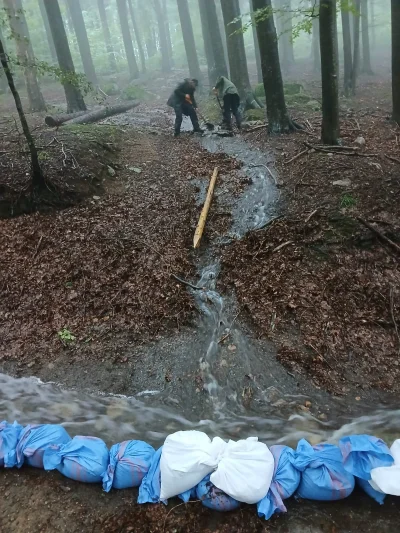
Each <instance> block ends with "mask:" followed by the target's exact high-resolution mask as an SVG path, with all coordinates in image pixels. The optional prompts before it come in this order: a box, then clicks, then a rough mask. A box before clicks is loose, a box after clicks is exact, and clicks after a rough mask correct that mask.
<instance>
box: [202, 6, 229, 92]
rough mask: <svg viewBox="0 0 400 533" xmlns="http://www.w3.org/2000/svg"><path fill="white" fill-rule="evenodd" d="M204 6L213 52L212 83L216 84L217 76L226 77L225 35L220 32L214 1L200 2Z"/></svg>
mask: <svg viewBox="0 0 400 533" xmlns="http://www.w3.org/2000/svg"><path fill="white" fill-rule="evenodd" d="M200 1H201V2H203V4H204V8H205V13H206V16H207V24H208V32H209V35H210V42H211V49H212V51H213V59H214V61H213V73H214V76H213V77H214V81H213V83H215V82H216V80H217V78H218V77H219V76H225V77H228V68H227V65H226V61H225V52H224V45H223V39H224V38H225V34H222V33H221V31H220V26H219V23H218V17H217V8H216V5H215V0H200Z"/></svg>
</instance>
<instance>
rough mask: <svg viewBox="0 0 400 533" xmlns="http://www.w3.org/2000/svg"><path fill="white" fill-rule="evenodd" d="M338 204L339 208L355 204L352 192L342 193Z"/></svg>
mask: <svg viewBox="0 0 400 533" xmlns="http://www.w3.org/2000/svg"><path fill="white" fill-rule="evenodd" d="M339 205H340V208H341V209H343V208H345V207H354V206H355V205H357V200H356V198H354V196H353V195H352V194H350V193H344V194H342V197H341V199H340V203H339Z"/></svg>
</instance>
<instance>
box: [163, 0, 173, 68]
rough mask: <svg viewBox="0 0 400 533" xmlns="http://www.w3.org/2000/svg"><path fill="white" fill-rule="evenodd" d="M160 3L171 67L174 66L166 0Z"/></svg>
mask: <svg viewBox="0 0 400 533" xmlns="http://www.w3.org/2000/svg"><path fill="white" fill-rule="evenodd" d="M162 2H163V4H162V11H163V17H164V25H165V35H166V37H167V43H168V54H169V62H170V64H171V67H173V66H174V54H173V50H172V39H171V30H170V27H169V16H168V7H167V0H162Z"/></svg>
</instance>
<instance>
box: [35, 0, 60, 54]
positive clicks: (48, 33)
mask: <svg viewBox="0 0 400 533" xmlns="http://www.w3.org/2000/svg"><path fill="white" fill-rule="evenodd" d="M39 7H40V14H41V16H42V19H43V25H44V29H45V31H46V38H47V42H48V45H49V50H50V56H51V59H52V61H53V63H54V64H55V63H57V54H56V49H55V47H54V42H53V36H52V35H51V29H50V24H49V19H48V18H47V13H46V9H45V7H44V3H43V0H39Z"/></svg>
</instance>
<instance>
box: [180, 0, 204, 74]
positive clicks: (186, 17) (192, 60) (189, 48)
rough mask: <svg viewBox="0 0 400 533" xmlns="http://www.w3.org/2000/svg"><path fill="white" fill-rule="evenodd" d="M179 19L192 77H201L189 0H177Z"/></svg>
mask: <svg viewBox="0 0 400 533" xmlns="http://www.w3.org/2000/svg"><path fill="white" fill-rule="evenodd" d="M177 3H178V12H179V19H180V21H181V28H182V35H183V42H184V45H185V50H186V57H187V62H188V67H189V74H190V77H191V78H196V79H198V80H200V79H201V70H200V64H199V58H198V56H197V50H196V43H195V40H194V33H193V26H192V19H191V17H190V11H189V4H188V0H177Z"/></svg>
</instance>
